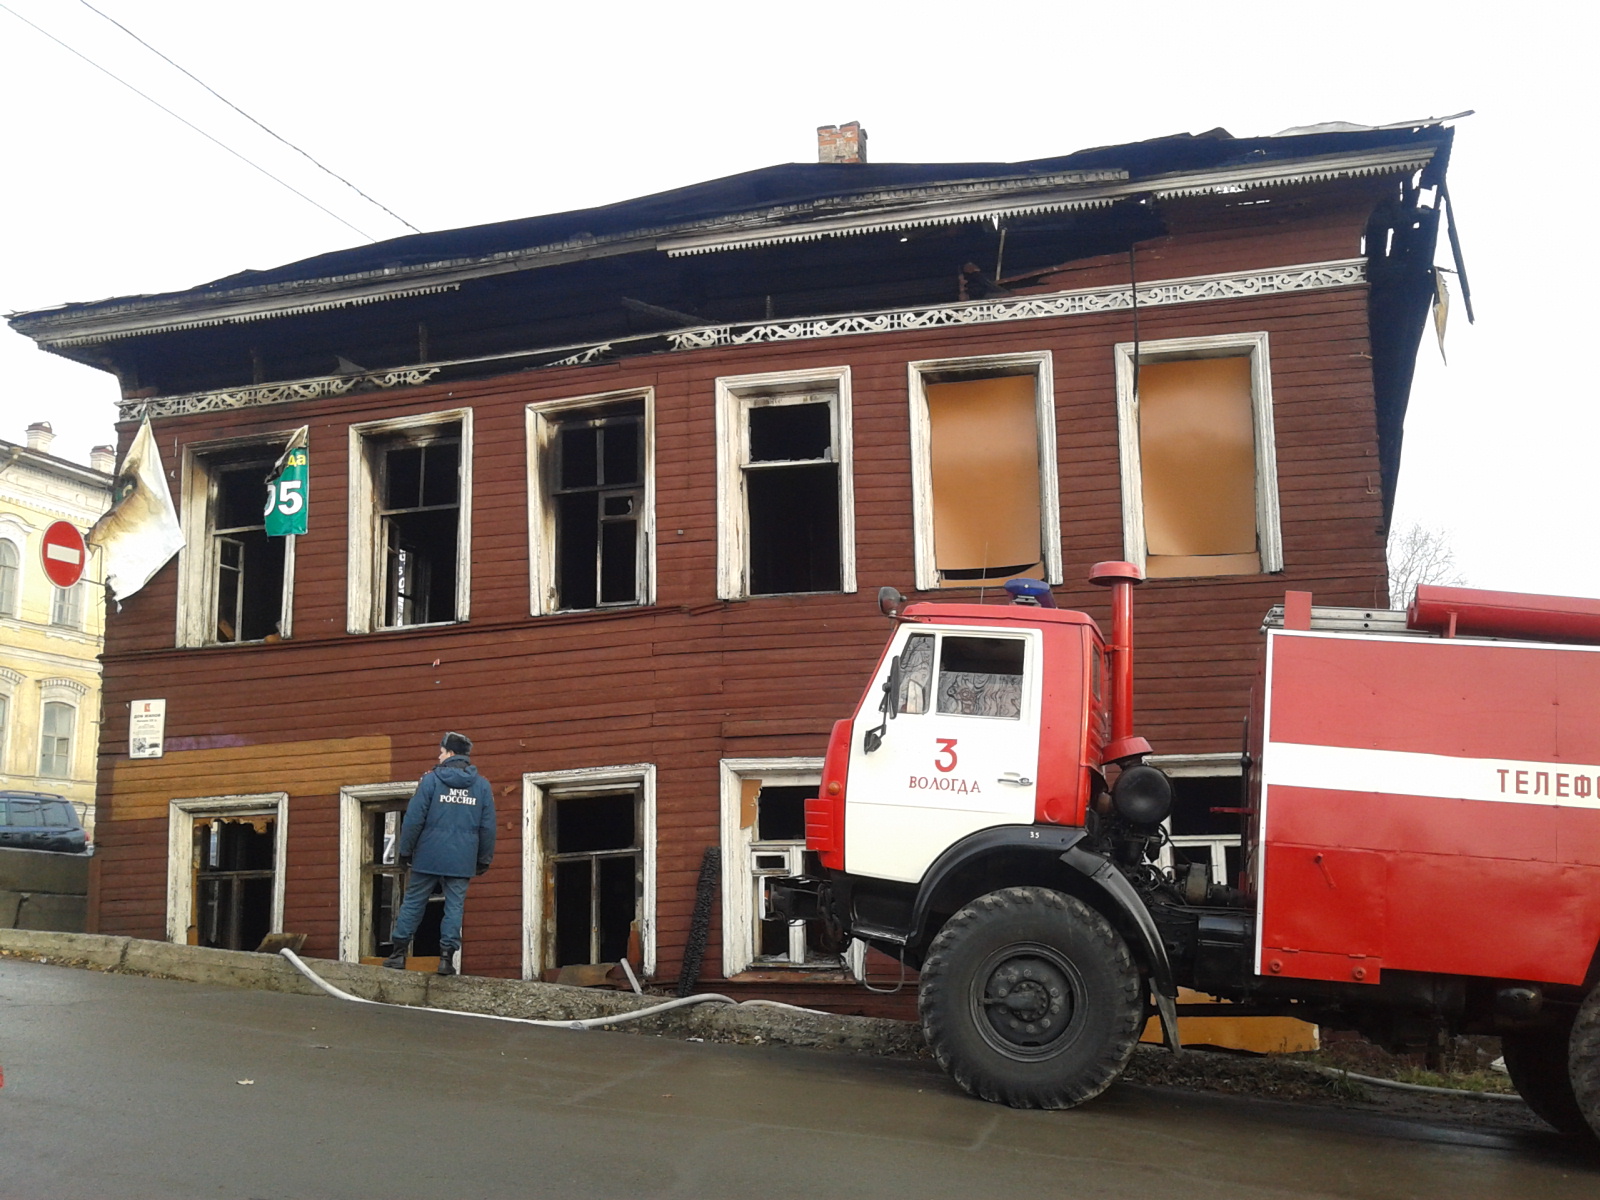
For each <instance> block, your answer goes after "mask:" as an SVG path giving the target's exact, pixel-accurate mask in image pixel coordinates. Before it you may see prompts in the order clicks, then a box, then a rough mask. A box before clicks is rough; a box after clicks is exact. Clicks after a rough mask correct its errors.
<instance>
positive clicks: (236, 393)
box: [118, 258, 1367, 421]
mask: <svg viewBox="0 0 1600 1200" xmlns="http://www.w3.org/2000/svg"><path fill="white" fill-rule="evenodd" d="M1366 281H1367V263H1366V259H1364V258H1346V259H1337V260H1334V261H1330V262H1319V263H1300V264H1298V265H1295V266H1288V267H1263V268H1261V269H1259V270H1254V271H1233V272H1227V273H1224V274H1220V275H1193V276H1188V277H1185V278H1181V279H1158V280H1153V281H1151V282H1149V283H1143V284H1140V285H1139V307H1140V308H1159V307H1162V306H1165V305H1171V304H1196V303H1201V302H1204V301H1208V300H1239V299H1247V298H1249V297H1253V296H1276V295H1281V294H1283V293H1286V292H1310V291H1321V290H1323V289H1326V288H1338V287H1352V286H1355V285H1357V284H1362V283H1365V282H1366ZM1132 307H1133V304H1132V299H1131V297H1130V296H1129V293H1128V288H1127V287H1126V286H1121V285H1117V286H1111V287H1099V288H1077V289H1074V290H1072V291H1065V292H1041V293H1038V294H1036V295H1028V296H1018V297H1017V298H1015V299H1008V300H977V301H968V302H965V303H957V304H935V305H930V306H928V307H926V308H903V309H880V310H877V311H873V312H864V313H833V314H826V315H823V316H818V317H807V318H803V319H800V320H794V321H781V322H772V321H761V322H755V323H752V324H736V325H704V326H700V327H699V328H695V329H679V330H674V331H672V332H669V333H661V334H647V335H643V336H641V337H638V338H629V339H627V341H625V342H623V341H612V342H601V343H598V344H592V345H581V346H570V345H567V346H552V347H546V348H543V349H534V350H518V351H515V352H512V353H507V354H504V355H488V356H484V357H480V358H470V359H460V360H451V361H448V362H442V363H437V364H430V365H428V366H420V365H419V366H411V367H397V368H395V369H394V370H393V371H382V372H373V373H371V374H368V375H328V376H323V377H321V378H318V379H297V380H292V381H290V382H287V383H274V384H264V385H262V386H260V387H251V388H235V389H231V390H225V391H216V392H193V393H190V394H187V395H183V396H167V397H160V398H155V399H150V400H123V401H120V402H119V403H118V410H119V412H120V415H121V419H122V420H125V421H131V420H137V419H139V418H140V417H142V416H145V415H149V416H150V417H152V418H155V417H178V416H187V415H188V414H190V413H200V412H216V411H220V410H223V409H237V408H255V407H257V406H259V405H264V404H285V403H289V402H292V401H295V400H321V399H326V398H328V397H332V396H343V395H345V394H347V393H349V392H350V391H352V390H354V389H355V388H356V385H357V384H361V385H362V386H363V387H371V388H396V387H416V386H419V385H421V384H424V383H427V382H429V381H430V380H431V379H433V377H434V376H435V375H437V374H438V373H439V371H441V370H442V369H443V368H445V367H457V366H481V365H486V364H489V363H492V362H495V361H497V360H501V359H522V358H529V357H532V356H535V355H539V354H548V353H555V352H557V351H560V350H569V351H571V353H569V354H568V355H567V356H566V357H564V358H560V359H557V360H555V361H554V362H550V363H545V364H542V365H543V366H564V367H575V366H587V365H588V364H590V363H593V362H596V361H598V360H599V359H601V358H603V357H604V356H605V355H607V354H609V353H610V352H611V351H612V350H614V349H616V348H617V346H619V345H627V344H629V343H632V342H637V341H649V340H654V339H656V338H665V339H667V341H668V343H669V344H670V346H671V348H672V349H673V350H674V351H677V350H704V349H709V348H711V347H714V346H743V345H750V344H752V343H757V342H791V341H805V340H812V339H816V338H830V337H853V336H856V335H858V334H871V333H899V332H904V331H908V330H917V329H940V328H948V327H959V326H967V325H990V324H995V323H1000V322H1006V321H1036V320H1041V319H1045V318H1049V317H1077V316H1085V315H1090V314H1094V313H1104V312H1121V311H1124V310H1127V309H1130V308H1132Z"/></svg>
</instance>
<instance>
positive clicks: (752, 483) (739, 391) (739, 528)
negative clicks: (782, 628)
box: [717, 367, 856, 600]
mask: <svg viewBox="0 0 1600 1200" xmlns="http://www.w3.org/2000/svg"><path fill="white" fill-rule="evenodd" d="M717 441H718V445H719V447H720V450H721V454H720V458H721V469H720V470H719V472H718V479H717V482H718V488H717V494H718V501H719V508H720V520H719V523H718V524H719V533H718V554H717V563H718V595H719V596H720V597H722V598H723V599H725V600H726V599H742V598H744V597H748V596H770V595H781V594H784V593H792V592H853V591H855V590H856V578H855V491H854V481H853V479H852V476H851V430H850V369H849V368H848V367H835V368H829V369H826V370H821V371H786V372H781V373H777V374H771V375H744V376H735V377H728V378H723V379H719V380H717Z"/></svg>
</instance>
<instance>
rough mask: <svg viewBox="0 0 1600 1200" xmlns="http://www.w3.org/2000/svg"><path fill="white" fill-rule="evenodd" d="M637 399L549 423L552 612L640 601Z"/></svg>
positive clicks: (641, 462)
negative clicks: (552, 541) (553, 557)
mask: <svg viewBox="0 0 1600 1200" xmlns="http://www.w3.org/2000/svg"><path fill="white" fill-rule="evenodd" d="M644 443H645V439H644V401H642V400H636V401H632V402H629V403H626V404H621V405H616V406H612V407H610V408H603V409H579V410H576V411H573V412H564V413H561V414H559V416H558V417H556V418H555V429H554V436H553V437H552V438H551V440H550V446H549V451H548V453H549V462H548V464H547V467H546V470H545V472H544V478H545V479H546V480H547V482H548V488H549V492H548V504H549V509H550V515H551V518H552V522H551V523H552V525H553V531H554V535H555V572H554V575H555V577H554V580H553V581H552V586H553V588H554V604H553V607H554V608H557V609H580V608H603V607H607V606H611V605H626V604H642V603H644V583H645V536H644V535H645V522H644V516H645V487H644V483H645V459H644V449H645V445H644Z"/></svg>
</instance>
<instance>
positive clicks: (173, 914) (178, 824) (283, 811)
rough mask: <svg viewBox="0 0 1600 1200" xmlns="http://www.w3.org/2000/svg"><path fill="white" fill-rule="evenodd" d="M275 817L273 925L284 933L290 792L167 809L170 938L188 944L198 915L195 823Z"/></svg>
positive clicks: (199, 800)
mask: <svg viewBox="0 0 1600 1200" xmlns="http://www.w3.org/2000/svg"><path fill="white" fill-rule="evenodd" d="M259 816H270V817H273V818H274V822H273V848H272V856H273V866H272V925H271V928H270V929H269V930H268V932H269V933H282V932H283V891H284V879H285V877H286V876H287V875H288V863H287V860H286V858H285V855H286V854H287V851H288V848H289V793H288V792H254V793H250V794H247V795H236V796H194V797H189V798H186V799H182V800H172V801H170V802H169V803H168V805H167V940H168V941H169V942H174V943H176V944H178V945H184V944H186V943H187V942H188V940H189V924H190V920H191V918H192V917H193V915H194V823H195V821H196V820H200V819H203V818H206V817H259Z"/></svg>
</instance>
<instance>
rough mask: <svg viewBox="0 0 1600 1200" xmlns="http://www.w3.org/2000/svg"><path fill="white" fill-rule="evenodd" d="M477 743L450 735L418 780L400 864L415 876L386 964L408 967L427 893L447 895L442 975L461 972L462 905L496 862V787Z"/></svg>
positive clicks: (442, 926) (441, 945)
mask: <svg viewBox="0 0 1600 1200" xmlns="http://www.w3.org/2000/svg"><path fill="white" fill-rule="evenodd" d="M471 753H472V740H471V739H470V738H467V737H463V736H462V735H461V734H459V733H447V734H445V735H444V737H443V738H441V739H440V741H439V765H438V766H436V767H434V769H433V770H431V771H429V772H428V773H427V774H426V775H424V776H423V777H422V779H421V780H420V781H419V782H418V783H417V794H416V795H414V796H412V797H411V803H410V804H408V805H406V819H405V820H404V821H403V822H402V823H401V825H400V846H399V854H400V862H401V863H402V864H403V865H405V866H408V867H410V868H411V881H410V883H409V884H407V885H406V896H405V899H404V900H403V901H401V903H400V915H399V916H398V917H396V918H395V922H394V932H393V934H392V935H391V937H390V940H391V941H392V942H393V944H394V949H393V950H392V951H390V953H389V957H388V958H386V959H384V960H383V965H384V966H386V967H393V968H395V969H396V970H404V969H405V965H406V953H407V951H409V950H410V949H411V936H412V935H413V934H414V933H416V931H417V924H418V923H419V922H420V921H421V920H422V912H423V909H424V908H425V907H427V903H428V897H429V896H431V895H433V892H434V889H435V888H438V889H439V890H440V891H442V892H443V893H444V920H443V921H442V922H441V923H440V925H439V974H441V975H454V974H455V973H456V951H457V950H459V949H461V910H462V909H463V908H464V907H465V906H466V902H467V884H468V883H470V882H471V880H472V876H474V875H482V874H483V873H484V872H485V871H487V870H488V869H489V864H490V862H492V861H493V859H494V789H493V788H492V787H490V786H489V781H488V780H487V779H485V778H484V777H483V776H482V775H479V774H478V768H477V767H475V766H473V765H472V760H471V759H469V758H468V757H467V756H468V755H469V754H471Z"/></svg>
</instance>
